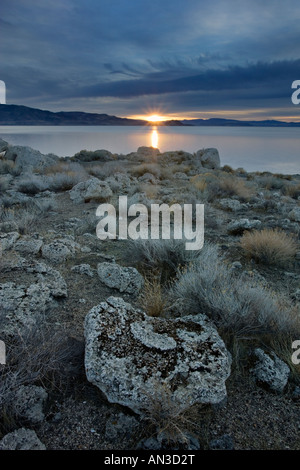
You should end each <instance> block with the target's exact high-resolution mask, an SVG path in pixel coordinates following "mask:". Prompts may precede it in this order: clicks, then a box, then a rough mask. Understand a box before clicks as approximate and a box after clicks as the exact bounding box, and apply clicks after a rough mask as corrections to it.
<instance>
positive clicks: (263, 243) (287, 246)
mask: <svg viewBox="0 0 300 470" xmlns="http://www.w3.org/2000/svg"><path fill="white" fill-rule="evenodd" d="M240 246H241V248H242V250H243V251H244V254H245V255H246V257H248V258H252V259H254V260H255V261H256V262H258V263H264V264H269V265H277V266H284V265H286V264H287V263H289V262H290V261H292V260H293V259H294V257H295V255H296V252H297V249H298V243H297V241H296V240H295V238H294V237H293V236H291V235H289V234H287V233H285V232H283V231H282V230H279V229H264V230H261V231H259V230H254V231H252V232H246V233H244V235H243V236H242V238H241V240H240Z"/></svg>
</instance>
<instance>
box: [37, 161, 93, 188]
mask: <svg viewBox="0 0 300 470" xmlns="http://www.w3.org/2000/svg"><path fill="white" fill-rule="evenodd" d="M44 174H45V175H46V176H47V178H46V179H45V180H44V181H45V185H47V189H49V190H50V191H68V190H69V189H72V188H73V186H75V185H76V184H77V183H80V182H81V181H84V180H86V179H87V178H88V174H87V172H86V170H85V169H84V168H83V166H82V165H80V163H76V162H72V161H65V162H64V161H61V162H58V163H55V164H54V165H51V166H49V167H47V168H45V170H44Z"/></svg>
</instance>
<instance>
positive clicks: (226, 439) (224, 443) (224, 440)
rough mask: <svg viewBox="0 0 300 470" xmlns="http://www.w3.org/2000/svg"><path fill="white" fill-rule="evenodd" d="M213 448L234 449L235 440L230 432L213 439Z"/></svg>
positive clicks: (211, 446) (211, 445)
mask: <svg viewBox="0 0 300 470" xmlns="http://www.w3.org/2000/svg"><path fill="white" fill-rule="evenodd" d="M209 447H210V449H211V450H234V441H233V438H232V437H231V436H230V435H229V434H224V435H223V436H221V437H219V438H217V439H213V440H211V441H210V443H209Z"/></svg>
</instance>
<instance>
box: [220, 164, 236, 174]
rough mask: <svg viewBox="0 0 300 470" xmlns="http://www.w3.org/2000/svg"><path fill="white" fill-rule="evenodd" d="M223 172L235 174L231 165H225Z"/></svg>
mask: <svg viewBox="0 0 300 470" xmlns="http://www.w3.org/2000/svg"><path fill="white" fill-rule="evenodd" d="M222 171H225V172H226V173H231V174H234V169H233V168H232V167H231V166H230V165H224V166H223V167H222Z"/></svg>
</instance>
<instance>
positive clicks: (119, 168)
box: [84, 160, 128, 179]
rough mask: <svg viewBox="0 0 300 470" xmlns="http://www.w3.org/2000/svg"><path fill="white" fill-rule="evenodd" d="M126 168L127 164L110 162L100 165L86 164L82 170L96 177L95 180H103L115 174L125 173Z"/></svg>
mask: <svg viewBox="0 0 300 470" xmlns="http://www.w3.org/2000/svg"><path fill="white" fill-rule="evenodd" d="M127 167H128V165H127V162H124V161H119V160H117V161H115V160H112V161H108V162H103V163H101V165H99V164H97V163H93V164H92V163H91V164H87V165H85V167H84V168H85V170H86V171H87V173H88V174H89V175H92V176H96V178H99V179H105V178H107V177H108V176H111V175H113V174H115V173H127V171H128V168H127Z"/></svg>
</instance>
